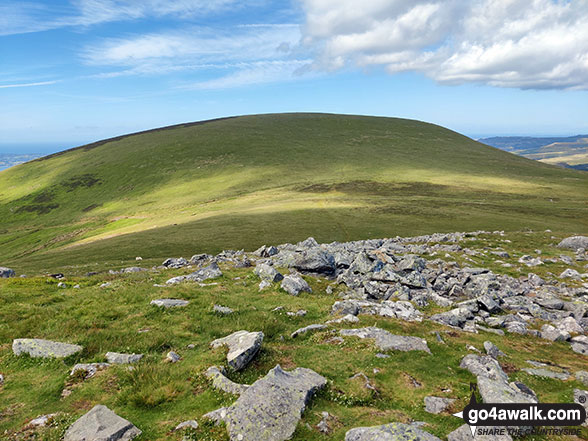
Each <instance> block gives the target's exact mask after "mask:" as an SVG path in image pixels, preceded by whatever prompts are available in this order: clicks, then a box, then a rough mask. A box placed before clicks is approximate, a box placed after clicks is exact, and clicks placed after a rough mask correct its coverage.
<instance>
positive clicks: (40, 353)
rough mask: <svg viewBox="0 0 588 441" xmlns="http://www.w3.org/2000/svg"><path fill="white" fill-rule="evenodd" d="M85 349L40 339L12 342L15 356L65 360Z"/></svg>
mask: <svg viewBox="0 0 588 441" xmlns="http://www.w3.org/2000/svg"><path fill="white" fill-rule="evenodd" d="M82 349H83V348H82V347H81V346H78V345H72V344H69V343H60V342H56V341H51V340H42V339H39V338H17V339H15V340H14V341H13V342H12V352H14V354H15V355H22V354H29V355H30V356H31V357H40V358H65V357H69V356H70V355H73V354H77V353H78V352H80V351H81V350H82Z"/></svg>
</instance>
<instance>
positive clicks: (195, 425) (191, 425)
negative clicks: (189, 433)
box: [174, 420, 198, 432]
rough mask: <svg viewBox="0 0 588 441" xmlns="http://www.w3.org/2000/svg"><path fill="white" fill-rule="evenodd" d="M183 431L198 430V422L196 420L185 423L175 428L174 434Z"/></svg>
mask: <svg viewBox="0 0 588 441" xmlns="http://www.w3.org/2000/svg"><path fill="white" fill-rule="evenodd" d="M182 429H198V422H196V420H187V421H183V422H181V423H180V424H178V425H177V426H176V427H175V428H174V432H177V431H178V430H182Z"/></svg>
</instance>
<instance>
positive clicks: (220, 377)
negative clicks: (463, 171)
mask: <svg viewBox="0 0 588 441" xmlns="http://www.w3.org/2000/svg"><path fill="white" fill-rule="evenodd" d="M204 375H205V376H206V378H208V379H209V380H211V381H212V387H214V388H215V389H219V390H222V391H223V392H226V393H229V394H233V395H241V394H242V393H243V392H245V391H246V390H247V389H248V388H249V385H248V384H239V383H235V382H234V381H231V380H229V379H228V378H227V377H226V372H225V371H224V369H222V368H218V367H217V366H212V367H209V368H208V369H207V370H206V372H205V373H204Z"/></svg>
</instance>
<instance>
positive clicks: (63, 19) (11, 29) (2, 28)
mask: <svg viewBox="0 0 588 441" xmlns="http://www.w3.org/2000/svg"><path fill="white" fill-rule="evenodd" d="M258 1H259V0H240V1H239V0H70V4H69V5H68V6H62V7H54V6H47V4H46V3H43V2H39V1H36V2H35V1H28V2H14V1H9V0H0V36H2V35H13V34H23V33H29V32H39V31H46V30H49V29H58V28H65V27H80V26H81V27H84V26H91V25H96V24H100V23H109V22H116V21H125V20H136V19H141V18H149V17H155V18H159V17H164V16H172V17H177V18H180V19H186V18H190V17H193V16H196V15H198V16H201V15H205V14H213V13H219V12H223V11H226V10H229V9H230V10H234V9H238V8H243V7H247V6H249V5H251V4H252V3H253V4H256V3H257V2H258Z"/></svg>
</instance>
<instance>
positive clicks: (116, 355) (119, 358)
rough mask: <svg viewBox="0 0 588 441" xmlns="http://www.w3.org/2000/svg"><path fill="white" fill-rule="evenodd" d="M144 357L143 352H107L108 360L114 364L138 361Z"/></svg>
mask: <svg viewBox="0 0 588 441" xmlns="http://www.w3.org/2000/svg"><path fill="white" fill-rule="evenodd" d="M142 358H143V354H124V353H121V352H107V353H106V360H108V362H109V363H112V364H131V363H137V362H138V361H140V360H141V359H142Z"/></svg>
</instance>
